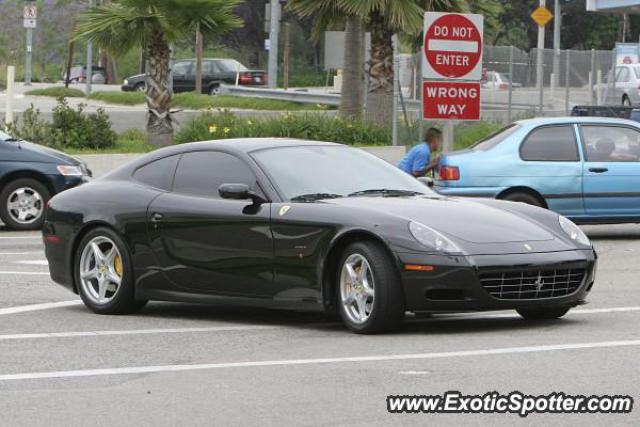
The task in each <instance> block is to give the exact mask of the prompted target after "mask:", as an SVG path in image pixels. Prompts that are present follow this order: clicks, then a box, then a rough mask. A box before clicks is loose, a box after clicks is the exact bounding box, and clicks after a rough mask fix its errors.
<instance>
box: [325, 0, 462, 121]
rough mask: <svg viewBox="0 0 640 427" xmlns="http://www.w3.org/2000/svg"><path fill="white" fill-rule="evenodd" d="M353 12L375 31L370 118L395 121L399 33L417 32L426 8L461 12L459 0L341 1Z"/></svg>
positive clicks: (373, 32)
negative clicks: (395, 58)
mask: <svg viewBox="0 0 640 427" xmlns="http://www.w3.org/2000/svg"><path fill="white" fill-rule="evenodd" d="M337 1H338V2H339V4H340V7H341V8H342V9H343V10H344V11H346V12H347V13H349V14H355V15H359V16H362V17H366V18H367V19H368V22H369V29H370V31H371V53H370V57H371V59H370V60H369V71H368V72H369V88H368V91H369V95H368V98H367V111H366V119H367V120H368V121H371V122H376V123H386V124H391V118H392V114H393V113H392V111H393V42H392V37H393V35H394V34H395V33H404V34H409V35H417V34H419V33H420V31H422V23H423V14H424V12H425V11H452V12H453V11H460V10H465V9H466V8H467V4H466V1H456V0H337Z"/></svg>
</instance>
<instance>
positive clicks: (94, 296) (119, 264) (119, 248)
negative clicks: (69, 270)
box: [74, 227, 146, 314]
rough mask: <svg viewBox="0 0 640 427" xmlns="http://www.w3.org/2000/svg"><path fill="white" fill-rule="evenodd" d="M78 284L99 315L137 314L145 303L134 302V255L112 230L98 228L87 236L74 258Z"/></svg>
mask: <svg viewBox="0 0 640 427" xmlns="http://www.w3.org/2000/svg"><path fill="white" fill-rule="evenodd" d="M74 277H75V283H76V286H77V289H78V293H79V294H80V298H82V301H83V302H84V304H85V305H86V306H87V307H88V308H89V309H91V310H92V311H93V312H95V313H98V314H127V313H132V312H135V311H137V310H139V309H141V308H142V307H144V305H145V304H146V301H137V300H136V299H135V290H134V283H135V280H134V276H133V265H132V263H131V255H130V254H129V250H128V248H127V246H126V244H125V242H124V241H123V240H122V238H121V237H120V236H119V235H118V234H117V233H115V232H114V231H113V230H111V229H109V228H106V227H99V228H95V229H93V230H91V231H90V232H89V233H87V234H86V235H85V236H84V237H83V239H82V240H81V241H80V244H79V245H78V249H77V251H76V254H75V259H74Z"/></svg>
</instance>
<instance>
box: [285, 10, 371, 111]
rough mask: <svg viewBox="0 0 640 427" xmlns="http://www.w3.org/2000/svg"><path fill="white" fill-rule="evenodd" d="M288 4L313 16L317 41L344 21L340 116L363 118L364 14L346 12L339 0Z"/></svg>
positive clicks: (306, 14) (314, 35)
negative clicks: (328, 29) (335, 25)
mask: <svg viewBox="0 0 640 427" xmlns="http://www.w3.org/2000/svg"><path fill="white" fill-rule="evenodd" d="M287 7H289V9H290V10H292V11H293V12H295V13H296V14H298V15H299V16H300V17H303V18H308V17H312V18H313V19H314V24H313V29H312V33H311V34H312V36H313V38H314V39H315V40H316V41H317V40H319V39H320V37H321V36H322V33H323V32H324V31H325V30H327V28H328V27H330V26H332V25H334V24H335V23H336V21H338V22H341V21H343V22H344V26H345V46H344V75H343V80H342V93H341V97H340V109H339V111H338V114H339V115H340V117H342V118H345V119H350V120H360V119H362V110H363V107H364V105H363V101H364V99H363V98H364V96H363V95H364V79H363V67H364V27H363V20H362V17H361V16H359V15H355V14H347V13H346V12H345V11H344V10H343V9H341V6H340V0H289V1H288V2H287Z"/></svg>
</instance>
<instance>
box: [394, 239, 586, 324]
mask: <svg viewBox="0 0 640 427" xmlns="http://www.w3.org/2000/svg"><path fill="white" fill-rule="evenodd" d="M398 257H399V260H400V263H401V268H402V270H401V271H402V273H401V279H402V285H403V288H404V294H405V300H406V308H407V310H410V311H432V312H454V311H455V312H457V311H484V310H506V309H518V308H542V307H558V306H567V307H573V306H576V305H580V304H584V303H585V302H586V297H587V294H588V293H589V291H590V290H591V287H592V286H593V282H594V279H595V270H596V259H597V256H596V254H595V252H594V251H593V250H574V251H565V252H546V253H528V254H507V255H475V256H453V255H451V256H446V255H427V254H424V253H398ZM408 264H412V265H432V266H434V269H433V271H405V270H404V266H405V265H408ZM567 268H579V269H583V268H584V269H585V271H586V272H585V274H584V278H583V279H582V281H581V283H580V285H579V286H578V287H577V289H576V290H575V291H573V292H572V293H570V294H568V295H562V296H555V297H540V298H537V297H536V298H526V299H504V298H496V297H494V296H492V295H491V294H490V293H489V291H488V290H487V289H485V288H484V287H483V286H482V284H481V281H480V274H481V273H482V272H486V271H504V272H509V273H513V272H518V271H530V270H538V269H539V270H554V269H555V270H561V269H567Z"/></svg>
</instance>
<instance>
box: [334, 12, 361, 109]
mask: <svg viewBox="0 0 640 427" xmlns="http://www.w3.org/2000/svg"><path fill="white" fill-rule="evenodd" d="M362 35H363V27H362V18H361V17H359V16H350V17H348V18H347V25H346V28H345V40H344V74H343V80H342V96H341V97H340V111H339V115H340V117H341V118H343V119H349V120H362V107H363V105H362V104H363V94H364V80H363V73H362V69H363V65H364V43H363V39H364V37H362Z"/></svg>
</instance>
